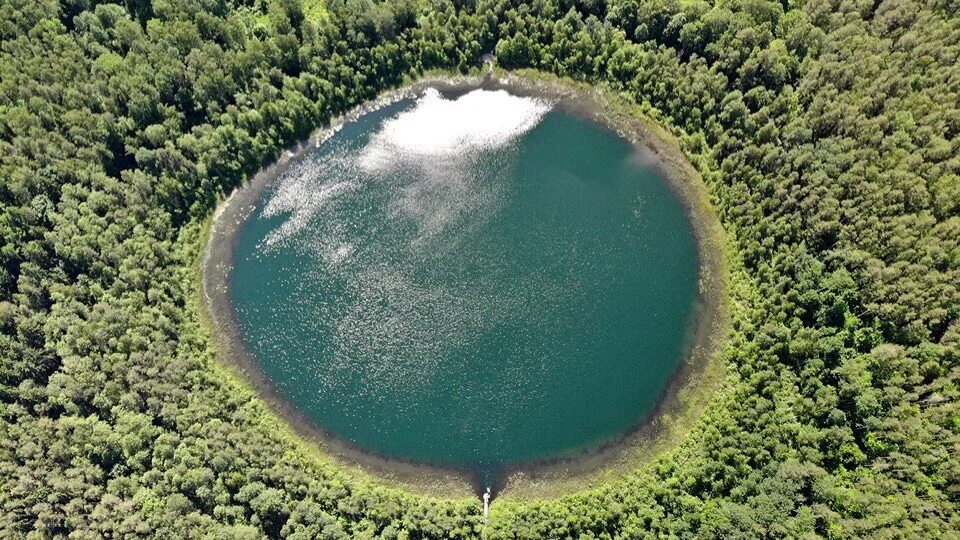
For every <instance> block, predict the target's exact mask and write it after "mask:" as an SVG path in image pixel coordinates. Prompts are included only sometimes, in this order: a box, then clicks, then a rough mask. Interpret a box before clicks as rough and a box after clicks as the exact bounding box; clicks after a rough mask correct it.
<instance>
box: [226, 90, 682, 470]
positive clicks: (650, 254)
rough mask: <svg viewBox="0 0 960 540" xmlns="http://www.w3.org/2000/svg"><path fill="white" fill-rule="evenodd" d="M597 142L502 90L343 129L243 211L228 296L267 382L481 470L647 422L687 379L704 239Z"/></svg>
mask: <svg viewBox="0 0 960 540" xmlns="http://www.w3.org/2000/svg"><path fill="white" fill-rule="evenodd" d="M639 156H640V154H639V153H638V150H637V149H636V148H635V147H634V146H633V145H631V144H630V143H629V142H627V141H625V140H623V139H621V138H619V137H618V136H617V135H615V134H614V133H613V132H612V131H610V130H609V129H607V128H605V127H603V126H601V125H598V124H597V123H594V122H592V121H590V120H586V119H584V118H582V117H580V116H578V115H575V114H572V113H570V112H566V111H565V108H564V107H561V106H557V105H556V104H555V103H553V102H551V101H550V100H546V99H540V98H534V97H519V96H516V95H513V94H510V93H508V92H506V91H504V90H497V91H489V90H474V91H470V92H467V93H464V92H460V93H451V94H443V93H440V92H438V91H436V90H433V89H428V90H426V91H424V92H420V93H419V94H418V95H416V97H410V98H406V99H403V100H401V101H398V102H395V103H393V104H391V105H387V106H384V107H383V108H380V109H378V110H375V111H373V112H369V113H366V114H364V115H362V116H360V117H359V118H357V119H356V120H353V121H350V122H348V123H346V124H345V125H344V126H343V128H342V129H341V130H339V131H338V132H337V133H336V134H334V135H333V136H331V137H330V138H329V139H327V140H326V141H325V142H323V143H322V144H319V145H317V147H316V148H311V149H309V150H307V151H305V153H304V154H303V155H301V156H300V158H299V159H297V160H294V162H293V163H292V164H291V165H290V167H288V168H287V169H286V170H284V171H283V172H282V174H280V175H279V176H278V177H277V178H276V179H274V180H272V181H271V182H270V183H269V184H268V185H267V186H266V187H265V188H264V189H263V190H262V191H261V192H260V193H259V195H258V196H257V197H258V198H256V199H254V201H255V202H254V206H253V207H252V208H251V209H250V212H249V217H247V218H246V220H245V221H244V222H243V223H242V224H240V225H239V228H238V229H237V231H236V233H235V237H234V242H235V243H234V246H233V255H232V257H233V259H232V271H231V272H230V275H229V278H228V281H227V285H228V291H227V292H228V295H227V297H228V298H229V299H230V301H231V303H232V305H233V309H234V313H233V315H234V318H235V324H236V326H237V331H238V332H239V335H240V336H241V337H242V340H243V342H244V343H245V347H246V349H247V351H248V352H249V354H250V355H251V356H252V358H253V359H254V361H255V362H256V363H257V365H258V366H259V369H260V370H261V371H262V374H263V375H264V376H265V377H266V378H267V380H268V381H269V383H270V385H271V386H272V387H273V390H274V391H275V392H276V393H277V394H279V396H280V397H281V398H282V399H283V400H284V401H285V402H286V403H287V404H289V405H290V406H291V407H293V408H294V409H295V410H296V411H298V413H299V415H302V416H303V417H304V418H306V419H308V420H309V421H310V422H311V423H313V424H314V425H315V426H316V427H318V428H321V429H322V430H323V431H325V432H327V433H330V434H333V435H334V436H336V437H337V438H339V439H341V440H343V441H346V442H348V443H351V444H352V445H355V446H358V447H360V448H362V449H364V450H367V451H371V452H374V453H376V454H379V455H384V456H390V457H398V458H405V459H409V460H414V461H418V462H427V463H431V464H441V465H446V466H453V467H459V468H468V469H471V470H474V471H477V472H480V473H484V474H483V476H487V475H486V474H485V473H489V472H491V471H498V470H502V469H503V468H505V467H512V466H516V465H517V464H522V463H528V462H534V461H539V460H544V459H549V458H554V457H558V456H564V455H571V454H573V453H576V452H579V451H583V450H585V449H588V448H592V447H597V446H598V445H600V444H602V443H604V442H608V441H611V440H613V439H616V438H617V437H619V436H622V435H623V434H624V433H626V432H628V431H630V430H632V429H633V428H635V427H637V426H638V425H640V424H641V423H642V422H643V420H644V418H645V417H646V416H647V415H648V414H649V413H651V412H652V411H653V409H654V408H655V407H656V405H657V404H658V402H659V400H660V399H661V397H662V396H663V394H664V392H665V390H666V388H667V386H668V383H669V382H670V379H671V377H672V376H673V375H674V374H675V372H676V371H677V369H678V367H679V366H680V365H681V363H682V360H683V357H684V355H685V352H686V350H687V347H688V337H689V334H690V330H691V327H692V325H693V324H694V322H695V321H694V319H695V304H696V299H697V281H698V257H697V242H696V239H695V237H694V234H693V231H692V229H691V225H690V222H689V219H688V217H687V215H686V213H685V211H684V207H683V204H682V203H681V201H680V199H679V198H678V196H677V195H676V194H675V193H674V192H673V191H672V190H671V188H670V187H669V185H668V183H667V181H666V180H665V179H664V178H663V177H661V175H660V173H659V172H658V171H657V169H656V168H655V167H654V166H651V165H650V164H649V163H647V162H646V160H643V159H640V157H639Z"/></svg>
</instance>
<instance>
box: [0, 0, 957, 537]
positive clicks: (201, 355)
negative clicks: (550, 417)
mask: <svg viewBox="0 0 960 540" xmlns="http://www.w3.org/2000/svg"><path fill="white" fill-rule="evenodd" d="M491 51H493V52H495V53H496V55H497V60H498V63H499V65H500V66H502V67H504V68H508V69H515V68H533V69H536V70H539V71H543V72H548V73H552V74H556V75H559V76H562V77H569V78H572V79H576V80H579V81H584V82H587V83H591V84H596V85H598V86H602V87H604V88H606V89H607V90H609V91H610V92H614V93H617V94H620V95H622V96H623V97H624V99H628V100H630V101H632V102H635V103H637V104H638V105H639V106H640V107H641V108H642V109H643V110H644V111H645V112H646V113H647V114H648V115H650V116H651V117H653V118H655V119H656V120H657V121H659V122H660V123H662V124H663V125H664V126H665V127H666V128H667V129H669V130H670V131H671V132H672V133H673V134H675V135H676V136H677V138H678V139H679V140H680V142H681V145H682V148H683V151H684V153H685V154H686V156H687V157H688V158H689V160H690V161H691V163H692V164H693V165H694V166H695V167H696V168H697V170H698V171H699V173H700V174H701V175H702V177H703V181H704V182H705V183H706V185H707V188H708V189H709V191H710V194H711V199H712V203H713V205H714V207H715V208H716V210H717V213H718V214H719V217H720V219H721V221H722V222H723V225H724V228H725V231H726V233H727V235H728V237H729V244H730V245H729V253H728V257H729V258H730V260H731V265H732V267H733V272H732V273H733V275H732V277H731V279H732V281H733V283H732V284H731V287H730V289H731V291H732V292H731V294H732V295H733V298H732V299H731V303H732V305H733V313H732V319H733V322H732V329H731V334H730V336H729V338H728V345H727V346H726V348H725V349H724V352H723V355H722V356H723V358H722V359H721V361H722V362H723V363H724V364H725V366H726V368H727V372H728V376H727V378H726V380H725V381H724V382H723V383H722V388H721V390H720V391H719V392H718V393H717V395H716V396H715V397H714V399H713V401H712V402H711V405H710V406H709V407H708V409H707V410H706V411H705V412H704V413H703V416H702V418H701V419H700V421H699V423H698V424H697V426H696V428H695V429H693V430H692V431H691V433H690V434H689V435H688V436H687V437H686V439H685V441H684V442H683V444H681V445H680V446H679V447H678V448H677V449H676V450H675V451H671V452H667V453H665V454H664V455H662V456H660V457H659V458H658V459H656V460H655V461H653V462H652V463H651V464H650V465H649V466H647V467H644V468H642V469H639V470H637V471H634V472H633V473H631V474H627V475H625V476H624V477H623V478H622V479H621V480H619V481H616V482H613V483H610V484H607V485H603V486H599V487H594V488H591V489H587V490H585V491H583V492H580V493H576V494H572V495H570V496H567V497H563V498H560V499H557V500H549V501H538V502H516V501H502V504H499V506H498V507H497V508H496V511H495V512H494V513H493V514H492V515H491V518H490V520H489V522H487V523H484V521H483V519H482V517H481V515H480V507H479V505H478V503H477V501H475V500H460V501H445V500H438V499H433V498H429V497H424V496H421V495H416V494H413V493H407V492H404V491H402V490H400V489H397V488H391V487H384V486H380V485H373V484H370V483H368V482H365V481H360V480H358V479H356V478H354V477H352V476H351V475H349V474H347V473H346V472H344V471H343V470H341V469H339V468H338V467H337V466H334V465H331V464H330V463H328V462H326V461H323V460H320V459H317V458H316V457H315V456H314V454H312V453H311V452H309V451H308V450H306V449H305V447H304V446H305V445H304V443H301V442H298V441H295V440H293V439H292V438H290V437H287V436H285V435H283V434H282V433H280V431H279V430H277V429H275V427H276V424H275V420H274V419H273V417H272V415H271V414H270V412H269V411H268V408H267V407H266V406H265V405H264V404H263V402H262V401H261V400H260V399H259V398H257V397H255V396H254V395H253V394H251V393H249V392H238V391H237V386H236V384H235V383H234V382H231V381H230V380H226V379H224V378H223V377H222V376H220V375H221V374H222V370H221V371H218V368H217V360H216V359H215V357H214V353H213V347H212V342H211V339H212V338H211V336H210V335H209V332H208V331H207V330H206V327H205V326H204V323H203V320H202V313H201V312H202V306H201V305H200V304H199V303H198V301H197V299H196V296H197V292H196V288H197V286H196V260H197V257H198V254H199V249H200V246H201V244H202V241H203V230H204V224H205V223H206V222H207V220H208V218H209V216H210V214H211V212H212V211H213V209H214V207H215V206H216V204H217V202H218V201H219V200H221V199H222V198H223V197H224V196H225V195H226V194H229V193H230V192H231V191H232V190H233V189H234V188H235V187H237V186H238V185H240V184H241V183H243V182H244V181H245V180H246V179H248V178H249V177H250V176H251V175H253V174H255V173H256V172H257V171H258V170H259V169H260V168H261V167H263V166H265V165H267V164H269V163H271V162H273V161H274V160H275V159H276V158H277V157H278V156H279V155H280V152H281V151H283V150H284V149H286V148H288V147H290V146H292V145H293V144H295V143H296V142H297V141H300V140H303V139H305V138H306V137H307V136H308V135H309V134H310V133H311V132H312V131H313V130H314V129H316V128H318V127H320V126H322V125H324V124H325V123H326V122H328V121H329V120H330V119H331V118H333V117H335V116H336V115H338V114H340V113H343V112H344V111H346V110H348V109H349V108H351V107H352V106H355V105H357V104H359V103H361V102H363V101H365V100H367V99H370V98H372V97H374V96H376V95H377V94H378V93H379V92H381V91H383V90H385V89H388V88H392V87H396V86H397V85H400V84H402V83H403V82H404V81H405V80H408V79H409V78H411V77H416V76H417V75H419V74H422V73H424V72H425V71H427V70H432V69H446V70H458V71H466V70H468V69H471V68H474V67H476V66H478V65H479V63H480V58H481V56H482V55H483V54H485V53H489V52H491ZM958 81H960V4H957V3H956V2H955V1H954V2H950V1H946V0H876V1H871V2H866V1H862V0H788V1H782V2H777V1H769V0H718V1H715V2H711V1H707V0H536V1H534V2H529V3H528V2H519V1H508V0H425V1H414V0H387V1H383V2H379V1H374V0H332V1H328V2H326V3H321V2H319V1H318V0H308V1H304V2H300V1H299V0H249V1H242V0H236V1H234V0H152V1H151V0H128V1H125V2H122V3H119V4H116V3H107V2H98V1H95V0H63V1H59V2H58V1H55V0H0V536H3V537H5V538H67V537H70V538H103V537H160V538H260V537H285V538H296V539H306V538H476V537H480V536H481V535H484V536H485V537H489V538H541V537H543V538H615V537H622V538H661V537H667V538H693V537H697V538H757V537H769V538H796V537H804V538H814V537H827V538H868V537H877V538H881V537H882V538H893V537H901V538H940V537H944V538H950V537H957V536H958V535H960V516H958V512H957V510H958V504H960V457H958V456H960V404H958V394H960V391H958V387H957V384H958V378H960V322H958V321H960V176H958V175H960V86H958V85H960V83H958Z"/></svg>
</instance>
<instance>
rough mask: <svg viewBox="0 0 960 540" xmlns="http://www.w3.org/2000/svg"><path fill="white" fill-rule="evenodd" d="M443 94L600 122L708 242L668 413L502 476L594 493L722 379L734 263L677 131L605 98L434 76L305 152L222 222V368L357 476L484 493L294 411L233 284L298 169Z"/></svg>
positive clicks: (211, 262)
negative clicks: (396, 112)
mask: <svg viewBox="0 0 960 540" xmlns="http://www.w3.org/2000/svg"><path fill="white" fill-rule="evenodd" d="M431 87H432V88H436V89H438V90H440V91H441V92H444V93H459V92H466V91H469V90H472V89H476V88H484V89H489V90H497V89H503V90H507V91H509V92H511V93H513V94H515V95H520V96H530V97H539V98H543V99H548V100H550V101H552V102H553V103H554V106H555V108H557V109H559V110H562V111H565V112H568V113H571V114H574V115H577V116H578V117H581V118H583V119H586V120H589V121H591V122H595V123H597V124H599V125H601V126H603V127H605V128H606V129H609V130H611V131H613V132H615V133H616V134H617V135H619V136H620V137H622V138H624V139H626V140H628V141H629V142H631V143H632V144H633V145H634V147H635V149H636V157H637V159H638V160H640V161H642V162H643V163H644V164H645V165H649V166H653V167H655V168H656V169H657V170H658V172H660V174H661V176H662V177H663V178H665V179H666V180H667V182H668V183H669V185H670V187H671V189H672V190H673V191H674V193H675V194H676V195H677V196H678V197H679V198H680V200H681V201H682V203H683V206H684V208H685V210H686V213H687V217H688V221H689V224H690V227H691V229H692V231H693V233H694V237H695V238H696V239H697V255H698V265H699V287H698V294H697V306H696V309H695V316H694V322H693V324H692V325H691V327H690V329H689V332H688V336H687V344H686V353H685V355H684V359H683V360H682V362H681V365H680V366H679V368H678V369H677V371H676V372H675V373H674V375H673V376H672V377H671V379H670V382H669V383H668V385H667V387H666V388H665V390H664V392H663V395H662V396H661V398H660V400H659V402H658V404H657V406H656V407H655V408H654V409H653V410H652V411H651V412H650V413H648V414H647V415H646V417H644V418H641V419H638V421H637V424H636V425H635V426H634V428H633V429H631V430H629V431H628V432H626V433H623V434H621V435H620V436H618V437H616V438H614V439H611V440H607V441H602V442H598V443H597V444H594V445H591V446H590V447H589V448H584V449H580V450H577V451H572V452H569V453H567V454H565V455H564V456H561V457H557V458H553V459H548V460H539V461H531V462H525V463H519V464H515V465H511V466H510V467H508V468H505V469H504V470H502V471H500V473H499V475H498V477H497V479H496V481H495V485H494V486H491V487H493V489H494V491H495V492H497V493H502V495H503V496H508V497H511V498H518V499H526V498H532V497H537V498H542V497H553V496H558V495H562V494H566V493H571V492H574V491H578V490H582V489H588V488H590V487H595V486H596V485H598V484H600V483H605V482H609V481H612V480H615V479H616V478H617V477H619V476H621V475H623V474H626V473H628V472H630V471H631V470H635V469H637V468H638V467H640V466H642V465H643V464H644V463H645V462H647V461H649V460H650V458H651V457H652V456H653V455H655V454H657V453H659V452H662V451H665V450H667V449H668V448H670V447H671V446H673V445H674V444H676V442H677V441H678V440H679V439H682V437H683V433H681V432H682V431H683V430H684V429H686V427H687V426H689V425H690V424H692V423H693V422H695V420H696V418H698V417H699V415H700V412H701V410H702V409H703V408H704V407H705V405H706V403H707V401H708V400H709V398H710V396H711V395H712V393H713V391H712V390H713V388H714V387H715V386H716V385H717V384H718V381H719V380H720V378H722V366H721V362H719V361H718V360H717V356H718V353H719V350H720V348H721V345H722V343H723V341H724V339H725V337H726V335H727V327H728V319H729V317H728V315H727V308H726V304H725V302H726V296H727V295H726V281H727V280H726V274H727V269H726V263H725V260H724V238H723V231H722V228H721V226H720V223H719V220H718V219H717V217H716V215H715V213H714V212H713V210H712V209H711V207H710V204H709V199H708V195H707V192H706V187H705V186H704V184H703V182H702V181H701V180H700V177H699V174H698V173H697V172H696V170H695V169H694V168H693V167H692V166H691V165H690V164H689V162H688V161H687V160H686V158H685V157H684V156H683V153H682V151H681V150H680V147H679V145H678V143H677V141H676V140H675V139H674V138H673V137H672V136H671V135H670V134H669V133H668V132H666V130H664V129H663V128H661V127H660V126H658V125H657V124H656V123H655V122H653V121H652V120H650V119H648V118H647V117H645V116H643V115H642V114H641V113H640V112H639V111H638V110H637V107H636V106H635V105H630V104H628V103H627V102H626V101H625V100H621V99H619V98H618V97H617V96H614V95H612V94H611V93H610V92H607V91H605V90H602V89H599V88H595V87H591V86H588V85H584V84H581V83H574V82H571V81H563V80H560V79H558V78H556V77H553V76H549V75H544V74H541V73H537V72H530V73H508V72H500V71H492V72H487V73H485V74H484V75H480V76H449V75H439V76H427V77H423V78H421V79H418V80H417V81H415V82H412V83H411V84H409V85H406V86H404V87H402V88H400V89H397V90H392V91H388V92H385V93H384V94H382V95H381V96H380V97H378V98H377V99H375V100H372V101H370V102H367V103H364V104H362V105H360V106H358V107H356V108H355V109H353V110H351V111H350V112H348V113H347V114H345V115H343V116H341V117H339V118H337V119H336V120H334V121H333V122H331V124H330V126H328V127H325V128H323V129H320V130H318V131H317V132H315V133H314V134H313V135H311V136H310V138H309V139H308V140H306V141H304V142H303V143H301V144H299V145H297V146H296V147H295V148H292V149H290V150H288V151H285V152H284V153H283V155H282V156H281V157H280V159H279V160H278V161H277V162H276V163H275V164H273V165H271V166H270V167H267V168H265V169H264V170H262V171H261V172H260V173H258V174H257V175H256V176H254V177H253V178H252V179H251V180H250V181H249V182H247V183H246V184H245V185H244V186H242V187H240V188H238V189H237V190H235V191H234V193H233V194H231V195H230V197H228V198H227V199H226V200H225V201H224V202H223V203H222V204H220V206H218V208H217V210H216V212H215V213H214V216H213V219H212V224H211V226H210V234H209V237H208V238H207V239H206V248H205V250H204V255H203V260H202V264H201V279H202V290H203V296H204V301H205V304H206V307H207V309H208V311H209V316H210V319H211V321H212V323H213V329H214V333H215V340H216V345H217V346H218V352H219V354H218V358H219V359H220V361H221V362H223V363H225V364H226V365H228V366H229V367H231V368H233V370H234V371H236V372H238V373H239V375H240V376H241V378H242V379H243V380H244V381H246V382H247V383H248V384H250V385H251V386H252V387H253V388H254V389H255V390H256V391H257V393H258V394H259V395H260V396H262V397H263V398H264V399H265V400H266V402H267V403H268V404H269V406H270V408H271V409H272V410H273V411H274V412H275V413H276V414H277V415H278V416H279V417H280V418H282V419H283V420H284V421H286V422H287V423H288V424H289V425H290V426H291V427H292V428H293V429H294V431H295V432H296V433H298V434H299V435H300V436H302V437H303V438H305V439H307V440H308V441H311V442H313V443H314V444H316V445H318V446H319V447H320V449H321V451H322V452H323V453H324V454H325V455H329V456H330V457H331V458H332V460H333V461H334V462H336V463H337V464H339V465H342V466H344V467H346V468H348V469H355V470H359V471H362V472H364V473H370V474H372V475H374V476H375V477H377V478H382V479H383V480H385V481H386V482H387V483H388V484H395V485H398V486H399V487H402V488H406V489H410V490H412V491H415V492H421V493H425V494H428V495H433V496H438V497H449V498H458V497H462V496H465V495H467V494H468V493H470V492H473V493H475V494H480V493H482V492H483V491H484V490H485V489H486V487H487V486H485V485H482V484H481V483H480V482H481V479H480V478H479V476H478V475H477V474H476V473H475V472H474V471H472V470H470V469H468V468H454V467H449V466H445V465H437V464H431V463H423V462H415V461H411V460H406V459H400V458H394V457H390V456H385V455H382V454H379V453H376V452H372V451H369V450H366V449H364V448H361V447H359V446H356V445H353V444H351V443H349V442H347V441H344V440H342V439H340V438H338V437H337V436H336V435H334V434H333V433H329V432H327V431H325V430H324V429H323V428H322V427H320V426H317V425H316V424H314V423H313V422H312V421H311V420H309V419H308V418H306V417H305V416H304V415H303V414H302V413H300V412H299V411H298V410H297V409H296V407H295V406H293V404H291V403H289V402H288V401H286V400H285V399H284V398H283V396H282V395H280V394H279V393H278V392H277V390H276V388H275V387H274V386H273V385H272V383H271V382H270V380H269V378H268V377H267V376H266V375H265V374H264V373H263V371H262V370H261V369H260V368H259V365H258V364H257V362H256V359H255V358H254V357H253V356H252V354H251V353H250V351H249V350H248V348H247V346H246V343H245V342H244V339H243V337H242V335H241V334H240V332H239V326H238V324H237V321H236V318H235V314H234V309H233V305H232V303H231V301H230V298H229V291H228V283H229V279H230V272H231V266H230V265H231V261H232V260H233V253H234V249H235V242H236V233H237V231H238V230H239V229H240V226H241V225H242V224H243V222H244V221H245V220H246V219H247V218H248V217H249V215H250V213H251V212H253V210H254V209H255V207H256V203H257V200H258V199H259V198H260V196H261V195H262V193H263V191H264V190H265V189H267V187H268V186H269V185H270V184H271V183H272V182H273V181H274V180H275V179H277V178H278V177H279V176H281V175H282V174H283V173H284V172H285V171H286V170H287V169H289V168H290V167H291V165H293V164H295V163H297V162H298V161H299V160H300V159H303V158H304V157H306V156H307V155H309V154H310V152H311V150H313V149H314V148H316V147H317V146H318V145H320V144H322V143H323V142H324V141H326V140H327V139H329V138H330V137H331V136H332V135H333V134H335V133H336V132H337V131H338V130H339V129H340V128H341V127H342V126H343V125H344V124H346V123H348V122H351V121H353V120H355V119H357V118H359V117H360V116H362V115H364V114H366V113H368V112H371V111H374V110H377V109H379V108H382V107H384V106H387V105H389V104H391V103H395V102H397V101H399V100H402V99H405V98H410V97H416V96H418V95H420V94H421V93H422V92H423V91H424V90H426V89H427V88H431Z"/></svg>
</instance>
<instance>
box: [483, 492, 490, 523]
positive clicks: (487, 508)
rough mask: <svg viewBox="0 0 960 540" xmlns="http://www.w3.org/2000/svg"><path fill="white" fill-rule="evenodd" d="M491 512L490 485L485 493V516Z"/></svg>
mask: <svg viewBox="0 0 960 540" xmlns="http://www.w3.org/2000/svg"><path fill="white" fill-rule="evenodd" d="M489 514H490V486H487V492H486V493H484V494H483V518H484V519H486V518H487V515H489Z"/></svg>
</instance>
